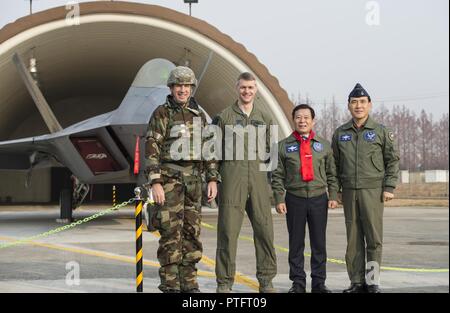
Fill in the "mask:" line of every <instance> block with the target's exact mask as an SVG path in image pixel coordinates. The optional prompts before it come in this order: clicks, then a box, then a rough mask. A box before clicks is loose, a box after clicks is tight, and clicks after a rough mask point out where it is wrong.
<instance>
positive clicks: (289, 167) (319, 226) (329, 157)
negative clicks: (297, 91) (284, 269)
mask: <svg viewBox="0 0 450 313" xmlns="http://www.w3.org/2000/svg"><path fill="white" fill-rule="evenodd" d="M292 119H293V121H294V127H295V130H294V132H293V133H292V134H291V135H290V136H289V137H287V138H285V139H283V140H282V141H280V142H279V144H278V145H279V147H278V167H277V169H276V170H275V171H274V172H273V173H272V190H273V195H274V198H275V202H276V209H277V212H278V213H280V214H286V222H287V226H288V232H289V278H290V279H291V280H292V282H293V283H292V288H291V289H290V290H289V293H305V292H306V273H305V270H304V263H305V257H304V250H305V230H306V223H308V229H309V240H310V242H311V252H312V253H311V278H312V282H311V292H312V293H331V290H330V289H328V288H327V287H326V285H325V280H326V264H327V249H326V228H327V219H328V208H331V209H334V208H336V207H337V204H338V203H337V192H338V182H337V177H336V165H335V161H334V157H333V151H332V150H331V145H330V143H329V142H328V141H327V140H325V139H323V138H321V137H319V136H316V134H315V133H314V131H313V126H314V124H315V112H314V110H313V108H311V107H310V106H309V105H307V104H300V105H297V106H296V107H295V108H294V110H293V111H292ZM327 191H328V194H327ZM285 192H286V195H285Z"/></svg>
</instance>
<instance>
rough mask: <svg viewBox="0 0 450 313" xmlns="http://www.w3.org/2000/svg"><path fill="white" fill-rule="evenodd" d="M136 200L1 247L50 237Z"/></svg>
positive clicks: (132, 199)
mask: <svg viewBox="0 0 450 313" xmlns="http://www.w3.org/2000/svg"><path fill="white" fill-rule="evenodd" d="M135 200H136V198H131V199H129V200H128V201H125V202H122V203H120V204H118V205H116V206H115V207H112V208H109V209H106V210H104V211H101V212H98V213H95V214H93V215H91V216H88V217H86V218H84V219H82V220H79V221H76V222H73V223H71V224H68V225H64V226H61V227H58V228H55V229H52V230H49V231H47V232H45V233H42V234H38V235H34V236H31V237H28V238H23V239H20V240H17V241H14V242H9V243H3V244H0V249H4V248H8V247H12V246H17V245H20V244H24V243H27V242H29V241H33V240H36V239H40V238H45V237H48V236H50V235H54V234H57V233H60V232H62V231H65V230H68V229H72V228H75V227H76V226H79V225H81V224H84V223H88V222H90V221H92V220H95V219H97V218H99V217H102V216H103V215H106V214H108V213H111V212H114V211H117V210H119V209H120V208H123V207H125V206H127V205H129V204H132V203H133V202H134V201H135Z"/></svg>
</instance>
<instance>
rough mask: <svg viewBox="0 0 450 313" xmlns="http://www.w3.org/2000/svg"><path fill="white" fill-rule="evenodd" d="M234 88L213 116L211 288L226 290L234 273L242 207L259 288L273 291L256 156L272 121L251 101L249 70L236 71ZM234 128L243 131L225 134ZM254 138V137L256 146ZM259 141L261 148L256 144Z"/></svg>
mask: <svg viewBox="0 0 450 313" xmlns="http://www.w3.org/2000/svg"><path fill="white" fill-rule="evenodd" d="M236 90H237V94H238V97H239V99H238V101H236V102H235V103H234V104H233V105H231V106H230V107H228V108H226V109H225V110H224V111H222V112H221V113H220V114H219V115H218V116H216V117H215V118H214V119H213V124H215V125H217V126H218V127H219V128H220V129H221V131H222V134H224V135H223V136H222V146H223V147H224V149H223V150H222V151H223V152H224V155H223V157H222V162H221V165H220V175H221V177H222V183H221V184H220V186H219V188H220V190H219V217H218V227H217V252H216V276H217V292H220V293H228V292H230V291H231V289H232V286H233V283H234V275H235V272H236V252H237V241H238V237H239V232H240V230H241V226H242V222H243V218H244V213H245V212H247V215H248V217H249V219H250V222H251V224H252V228H253V233H254V235H253V238H254V243H255V250H256V277H257V279H258V281H259V291H260V292H263V293H269V292H275V289H274V288H273V285H272V279H273V278H274V277H275V275H276V272H277V265H276V255H275V248H274V245H273V237H274V235H273V224H272V213H271V207H272V206H271V202H270V189H269V182H268V178H267V171H263V170H262V169H261V164H262V163H264V161H266V160H262V159H261V157H260V153H259V152H267V151H270V150H271V149H270V144H269V137H270V134H269V133H270V125H273V122H272V118H271V117H270V115H269V114H267V113H266V112H264V111H263V110H261V109H260V108H259V107H258V106H257V105H255V104H254V100H255V96H256V93H257V85H256V79H255V77H254V76H253V75H252V74H251V73H242V74H241V75H240V76H239V78H238V81H237V84H236ZM240 127H241V128H245V133H241V134H238V131H237V132H236V133H234V134H233V135H231V136H227V135H230V130H232V129H239V128H240ZM259 129H262V130H264V131H265V132H266V134H265V135H266V136H265V138H264V139H265V140H262V138H263V136H260V132H259V131H258V130H259ZM252 132H253V133H257V134H258V135H257V139H256V140H252V139H251V137H252V136H250V133H252ZM233 138H234V139H233ZM227 139H228V140H227ZM230 139H231V140H230ZM255 141H258V145H257V147H256V143H255ZM261 141H263V144H261V145H262V146H263V147H262V148H261V147H260V146H261V145H260V144H259V143H261ZM235 142H236V145H235V144H234V143H235ZM252 144H253V146H252ZM258 149H260V150H258ZM255 150H258V151H259V152H258V151H255ZM262 150H264V151H262ZM252 152H257V153H258V158H253V157H251V156H250V155H251V154H252Z"/></svg>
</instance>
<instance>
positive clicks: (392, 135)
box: [388, 131, 395, 141]
mask: <svg viewBox="0 0 450 313" xmlns="http://www.w3.org/2000/svg"><path fill="white" fill-rule="evenodd" d="M394 137H395V136H394V133H393V132H391V131H390V132H389V133H388V138H389V140H390V141H394Z"/></svg>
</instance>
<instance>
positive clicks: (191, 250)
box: [146, 66, 399, 293]
mask: <svg viewBox="0 0 450 313" xmlns="http://www.w3.org/2000/svg"><path fill="white" fill-rule="evenodd" d="M196 84H197V81H196V78H195V74H194V72H193V71H192V70H191V69H189V68H187V67H182V66H179V67H177V68H175V69H174V70H173V71H172V72H171V73H170V76H169V79H168V82H167V85H168V86H169V88H170V91H171V94H170V95H169V96H168V97H167V100H166V103H164V104H162V105H161V106H159V107H158V108H157V109H156V110H155V111H154V113H153V115H152V117H151V119H150V123H149V128H148V134H147V138H146V161H147V163H146V174H147V175H148V179H149V182H150V185H151V191H152V195H153V199H154V200H155V202H156V203H157V204H158V206H157V209H156V210H155V213H154V215H153V217H152V223H153V225H154V226H155V228H156V229H157V230H158V231H159V232H160V235H161V238H160V241H159V248H158V251H157V256H158V260H159V262H160V265H161V266H160V270H159V275H160V279H161V284H160V285H159V289H160V290H161V291H162V292H167V293H170V292H174V293H177V292H190V293H191V292H200V289H199V285H198V282H197V268H196V264H197V263H198V262H199V261H200V259H201V257H202V251H203V248H202V243H201V241H200V239H199V236H200V229H201V227H200V225H201V203H202V202H201V199H202V179H201V176H202V173H203V174H204V176H205V178H206V182H207V184H208V185H207V186H208V187H207V197H208V201H210V202H211V201H212V200H214V199H215V198H216V195H217V193H218V188H219V189H220V190H219V195H220V197H219V215H218V225H217V251H216V280H217V292H221V293H227V292H231V290H232V286H233V283H234V276H235V272H236V252H237V241H238V237H239V232H240V229H241V226H242V222H243V218H244V215H245V213H247V215H248V217H249V219H250V222H251V225H252V228H253V231H254V244H255V250H256V264H257V269H256V270H257V271H256V277H257V279H258V282H259V291H260V292H264V293H266V292H267V293H270V292H276V289H275V288H274V286H273V284H272V280H273V278H274V277H275V275H276V273H277V262H276V254H275V248H274V244H273V240H274V234H273V224H272V213H271V207H272V205H271V201H270V194H271V193H270V186H269V185H270V184H271V185H272V191H273V195H274V198H275V202H276V203H275V204H276V210H277V212H278V213H280V214H286V219H287V226H288V232H289V266H290V279H291V280H292V281H293V285H292V288H291V289H290V290H289V292H291V293H302V292H305V290H306V274H305V272H304V254H303V251H304V246H305V245H304V239H305V226H306V222H308V228H309V232H310V240H311V250H312V257H311V272H312V273H311V277H312V292H318V293H327V292H330V290H329V289H328V288H327V287H326V285H325V279H326V260H327V255H326V240H325V238H326V224H327V214H328V208H336V207H337V205H338V201H343V205H344V212H345V223H346V229H347V243H348V244H347V252H346V263H347V270H348V274H349V278H350V280H351V283H352V284H351V286H350V288H348V289H346V290H345V291H344V292H366V291H368V292H379V287H378V284H377V283H371V284H366V279H365V276H366V253H367V262H376V264H377V265H378V266H379V265H380V264H381V249H382V216H383V202H384V201H387V200H390V199H392V198H393V196H394V195H393V190H394V188H395V186H396V182H397V176H398V161H399V157H398V153H397V151H396V149H395V145H394V136H393V133H392V132H391V131H389V130H388V129H387V128H385V127H384V126H383V125H380V124H378V123H376V122H375V121H373V120H372V119H371V118H370V117H369V111H370V109H371V100H370V96H369V95H368V94H367V92H366V91H365V90H364V89H363V88H362V87H361V86H360V85H359V84H358V85H357V86H356V87H355V89H354V90H353V91H352V93H351V94H350V96H349V102H348V109H349V111H350V113H351V114H352V117H353V118H352V120H351V121H350V122H349V123H347V124H344V125H343V126H341V127H339V128H338V129H337V130H336V132H335V134H334V136H333V143H332V144H331V145H330V143H328V142H327V141H326V140H325V139H323V138H321V137H319V136H317V135H316V134H315V133H314V131H313V126H314V118H315V113H314V110H313V109H312V108H311V107H310V106H309V105H298V106H296V107H295V108H294V110H293V112H292V118H293V122H294V128H295V130H294V132H293V133H292V134H291V135H290V136H289V137H287V138H286V139H284V140H282V141H280V142H279V143H278V159H277V160H270V162H274V161H275V164H276V165H277V166H276V168H274V169H273V171H272V173H271V174H272V175H271V181H269V180H268V175H267V172H266V171H264V170H262V169H261V164H262V163H264V162H266V163H267V161H268V160H264V159H262V158H261V157H260V156H261V153H258V157H256V158H254V157H252V156H251V155H252V154H251V153H252V152H256V151H252V150H258V149H260V146H259V145H252V143H251V139H252V138H253V137H251V136H250V135H249V134H248V133H246V132H245V133H243V135H241V136H243V138H240V139H242V140H238V139H239V138H237V137H239V136H240V135H239V134H235V133H233V136H232V138H233V140H232V143H231V145H232V147H233V148H234V150H233V151H231V157H229V156H227V157H226V158H225V157H222V155H219V156H218V157H216V158H208V159H205V158H204V157H200V158H198V157H195V156H194V155H192V154H190V155H189V157H187V158H184V159H177V160H175V159H174V157H173V149H174V147H173V144H174V142H175V141H176V140H178V139H179V138H180V137H183V136H184V137H187V138H189V137H192V132H193V128H194V120H196V119H197V120H198V119H200V121H201V123H202V125H203V126H206V125H207V121H206V117H205V114H204V113H203V112H202V110H201V108H200V107H199V105H198V103H197V102H196V100H195V99H194V98H193V97H192V91H193V88H194V87H195V86H196ZM236 91H237V95H238V100H237V101H236V102H235V103H234V104H232V105H231V106H230V107H228V108H226V109H225V110H223V111H222V112H221V113H220V114H218V115H217V116H216V117H214V119H213V123H212V124H213V125H215V126H216V127H217V128H218V129H219V130H220V131H221V132H222V134H225V133H226V132H227V128H228V127H230V126H231V127H233V126H237V125H238V126H242V127H243V128H245V129H247V130H248V129H249V128H251V127H254V128H255V129H258V128H259V127H261V126H266V129H269V126H270V125H274V123H273V120H272V118H271V116H270V114H268V113H267V112H265V111H264V110H263V109H262V108H260V107H258V106H257V105H255V103H254V100H255V97H256V93H257V84H256V79H255V77H254V76H253V75H252V74H251V73H242V74H241V75H240V76H239V77H238V80H237V83H236ZM174 127H177V128H176V129H177V131H176V132H172V130H173V129H174ZM174 133H175V134H176V135H174ZM254 133H255V134H256V141H260V140H261V139H262V140H265V146H264V148H263V149H265V150H267V151H270V150H271V146H270V140H269V137H270V131H266V133H265V134H264V136H262V134H261V133H260V132H258V131H255V132H254ZM226 137H227V136H225V135H223V136H219V138H220V139H218V140H220V145H221V148H222V149H219V150H220V151H221V152H225V151H228V149H229V148H230V147H229V143H228V142H226ZM259 137H262V138H259ZM201 138H202V143H204V142H206V140H207V139H211V138H207V137H205V136H202V137H201ZM236 145H241V147H236ZM171 149H172V150H171ZM235 149H242V151H243V154H242V155H240V156H238V154H239V153H237V152H236V151H235ZM216 156H217V154H216ZM276 161H277V162H276Z"/></svg>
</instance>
